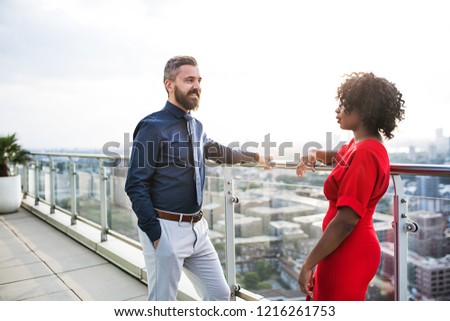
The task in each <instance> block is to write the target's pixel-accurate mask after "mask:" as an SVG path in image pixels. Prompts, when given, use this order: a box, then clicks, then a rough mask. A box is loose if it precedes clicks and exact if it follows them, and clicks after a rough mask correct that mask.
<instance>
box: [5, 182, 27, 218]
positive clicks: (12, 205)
mask: <svg viewBox="0 0 450 321" xmlns="http://www.w3.org/2000/svg"><path fill="white" fill-rule="evenodd" d="M21 181H22V180H21V178H20V175H14V176H6V177H0V214H6V213H13V212H17V211H18V210H19V207H20V204H21V202H22V196H23V195H22V188H21Z"/></svg>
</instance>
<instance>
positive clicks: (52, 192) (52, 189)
mask: <svg viewBox="0 0 450 321" xmlns="http://www.w3.org/2000/svg"><path fill="white" fill-rule="evenodd" d="M48 159H49V166H50V199H49V202H50V214H54V213H55V208H56V202H55V162H54V161H53V158H52V157H51V156H49V157H48Z"/></svg>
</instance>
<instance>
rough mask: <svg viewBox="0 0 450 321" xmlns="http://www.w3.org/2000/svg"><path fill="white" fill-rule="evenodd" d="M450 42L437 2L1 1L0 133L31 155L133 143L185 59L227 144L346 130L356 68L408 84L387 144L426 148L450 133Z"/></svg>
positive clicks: (204, 108)
mask: <svg viewBox="0 0 450 321" xmlns="http://www.w3.org/2000/svg"><path fill="white" fill-rule="evenodd" d="M448 39H450V19H448V5H447V2H446V1H437V0H430V1H387V0H380V1H349V0H344V1H332V0H325V1H302V0H299V1H294V0H278V1H264V0H262V1H256V0H249V1H237V0H230V1H226V2H215V1H207V0H191V1H182V0H174V1H164V0H153V1H144V0H131V1H119V0H113V1H110V0H100V1H84V0H65V1H52V0H34V1H26V0H2V1H0V135H4V134H8V133H13V132H14V133H17V136H18V137H19V142H20V143H21V144H22V145H23V146H24V147H26V148H28V149H33V150H46V149H55V148H66V149H96V150H98V149H102V147H103V145H104V144H106V143H108V142H118V143H120V144H123V141H124V137H126V135H127V134H130V135H131V134H132V132H133V130H134V127H135V126H136V124H137V122H138V121H139V120H140V119H141V118H143V117H144V116H146V115H147V114H149V113H151V112H154V111H157V110H159V109H161V108H162V107H163V106H164V104H165V101H166V99H167V95H166V92H165V90H164V87H163V83H162V73H163V68H164V65H165V63H166V61H167V60H168V59H169V58H170V57H172V56H175V55H179V54H187V55H192V56H194V57H196V58H197V60H198V62H199V67H200V72H201V74H202V77H203V86H202V87H203V93H202V99H201V105H200V109H199V110H198V111H197V112H196V113H195V115H196V117H197V118H198V119H199V120H201V121H202V122H203V124H204V127H205V129H206V131H207V133H208V135H209V136H210V137H212V138H213V139H215V140H217V141H219V142H221V143H224V144H230V143H231V142H239V143H240V144H241V145H242V144H243V143H245V142H248V141H254V142H259V143H261V142H263V141H264V139H265V137H266V136H267V135H268V134H270V139H271V141H274V142H276V143H277V144H278V145H280V144H281V143H283V142H292V143H293V144H294V146H301V145H302V144H304V143H306V142H308V141H317V142H320V143H324V142H325V140H326V133H327V132H331V133H332V135H333V137H335V138H337V139H348V138H349V137H350V135H351V133H348V132H344V131H342V130H340V128H339V126H338V124H337V123H336V120H335V114H334V109H335V108H336V106H337V103H336V101H335V95H336V88H337V87H338V86H339V84H340V82H341V81H342V80H343V78H342V76H343V75H344V74H346V73H350V72H352V71H372V72H374V73H375V74H376V75H377V76H381V77H385V78H387V79H388V80H390V81H392V82H394V83H396V84H397V86H398V88H399V89H400V91H401V92H402V93H403V97H404V99H405V101H406V106H407V109H406V120H405V121H404V122H401V123H400V125H399V129H398V130H397V131H396V132H395V133H394V134H395V137H394V139H393V140H392V141H391V142H388V143H387V145H388V146H392V147H393V148H395V146H396V145H398V144H400V142H402V143H403V142H408V141H410V142H411V144H414V143H415V142H417V143H419V142H423V141H424V140H430V139H434V137H435V135H436V129H437V128H442V129H443V134H444V135H446V136H450V126H449V124H448V116H447V114H448V112H447V110H448V109H449V108H450V90H449V88H450V77H448V74H449V73H450V59H449V58H448V57H450V43H449V41H448ZM293 148H295V147H293Z"/></svg>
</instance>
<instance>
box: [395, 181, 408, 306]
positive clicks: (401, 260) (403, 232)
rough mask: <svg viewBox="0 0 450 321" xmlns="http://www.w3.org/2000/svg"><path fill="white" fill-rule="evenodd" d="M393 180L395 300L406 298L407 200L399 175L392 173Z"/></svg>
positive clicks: (404, 299)
mask: <svg viewBox="0 0 450 321" xmlns="http://www.w3.org/2000/svg"><path fill="white" fill-rule="evenodd" d="M392 180H393V182H394V223H393V224H394V228H395V238H394V282H395V300H396V301H406V300H407V299H408V234H407V231H408V230H407V225H408V222H407V220H406V218H407V215H406V214H407V211H408V207H407V202H406V197H405V194H404V193H403V182H402V178H401V176H400V175H392Z"/></svg>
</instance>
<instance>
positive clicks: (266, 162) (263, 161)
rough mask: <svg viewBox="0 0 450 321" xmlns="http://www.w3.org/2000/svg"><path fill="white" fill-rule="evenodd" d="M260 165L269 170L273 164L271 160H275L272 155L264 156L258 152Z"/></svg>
mask: <svg viewBox="0 0 450 321" xmlns="http://www.w3.org/2000/svg"><path fill="white" fill-rule="evenodd" d="M258 156H259V158H258V165H259V166H262V167H264V169H265V170H269V169H271V168H272V165H271V164H270V162H271V161H272V160H273V157H272V156H264V155H262V154H260V153H258Z"/></svg>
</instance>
